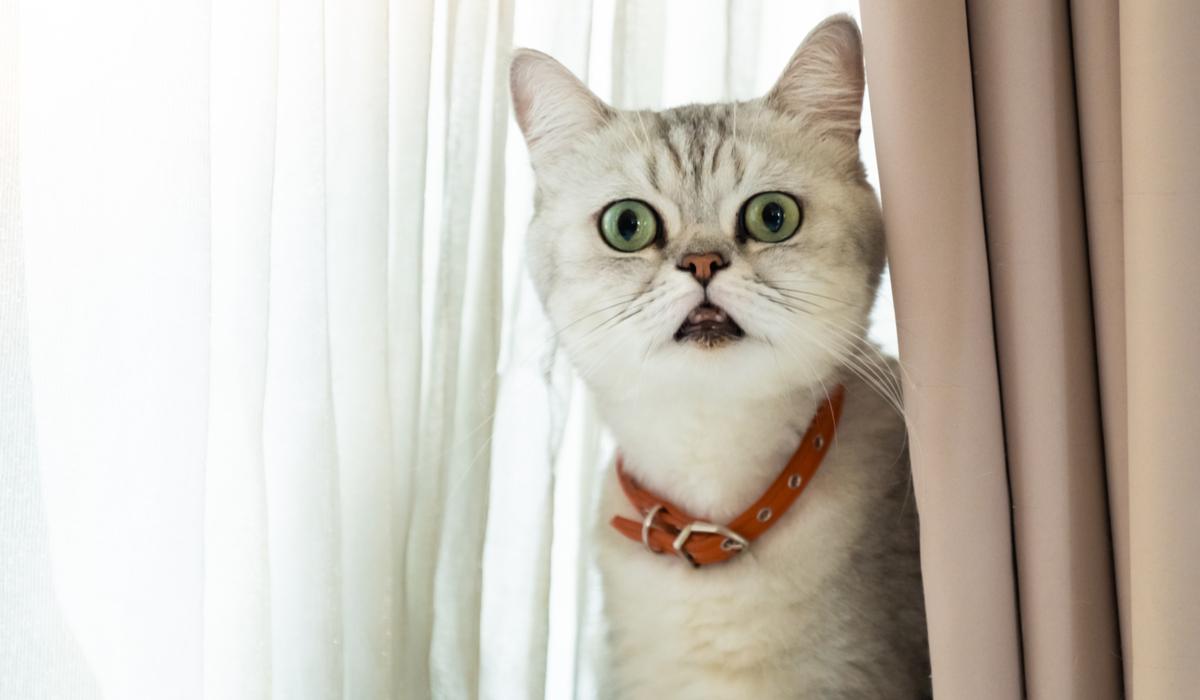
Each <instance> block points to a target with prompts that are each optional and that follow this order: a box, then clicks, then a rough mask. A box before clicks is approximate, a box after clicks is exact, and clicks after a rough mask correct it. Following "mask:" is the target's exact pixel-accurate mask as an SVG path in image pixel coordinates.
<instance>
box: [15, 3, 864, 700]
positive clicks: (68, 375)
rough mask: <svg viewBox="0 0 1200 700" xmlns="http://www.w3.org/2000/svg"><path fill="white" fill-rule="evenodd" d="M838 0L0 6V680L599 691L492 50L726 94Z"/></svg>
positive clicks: (635, 96) (577, 486)
mask: <svg viewBox="0 0 1200 700" xmlns="http://www.w3.org/2000/svg"><path fill="white" fill-rule="evenodd" d="M852 5H853V3H849V2H825V3H819V2H818V3H804V4H800V3H792V2H786V1H785V0H737V1H733V0H704V1H701V2H687V3H683V2H677V3H657V2H633V1H632V0H591V1H588V0H579V1H576V2H556V1H554V0H448V1H447V2H438V3H433V2H428V1H424V0H416V1H414V0H390V1H389V0H171V1H170V2H165V1H163V0H109V1H108V2H104V3H96V2H89V1H87V0H0V362H2V364H0V697H3V698H10V697H12V698H18V697H19V698H43V697H45V698H50V697H54V698H93V697H96V698H99V697H105V698H167V697H170V698H194V697H206V698H218V699H225V698H266V697H273V698H286V699H293V698H331V697H345V698H387V697H394V698H423V697H438V698H471V697H486V698H517V697H529V698H535V697H547V698H556V699H557V698H564V697H572V696H574V697H591V696H592V694H593V693H594V688H595V684H594V671H593V668H594V667H593V662H594V652H595V649H596V636H597V634H598V633H599V632H598V630H599V628H598V626H597V625H596V624H595V623H596V620H597V611H598V605H599V603H600V601H599V598H598V596H597V594H596V593H595V585H594V584H595V581H594V572H592V571H591V570H590V569H589V567H588V565H587V551H586V541H587V537H586V531H587V528H588V527H589V526H590V525H589V523H590V519H591V513H590V502H591V490H592V486H593V483H594V476H595V475H596V473H597V470H599V469H602V468H604V463H605V455H606V454H607V452H608V446H607V445H606V444H605V440H604V437H603V435H602V431H601V430H600V428H599V426H598V424H597V422H596V418H595V415H594V413H593V411H592V409H591V408H590V406H589V403H588V399H587V396H586V393H585V392H584V391H583V389H582V387H581V386H580V385H579V384H578V382H577V381H576V380H575V379H574V378H573V377H572V374H571V372H570V369H569V368H568V366H567V365H566V363H565V361H564V360H563V358H562V357H561V356H560V354H559V353H556V352H555V349H554V347H553V342H552V334H551V333H550V332H549V331H548V329H547V327H546V324H545V321H544V320H543V319H542V317H541V313H540V310H539V308H538V304H537V301H536V299H535V298H534V296H533V293H532V289H531V288H530V286H529V284H528V282H527V281H526V279H525V276H524V274H523V271H522V263H521V258H520V251H521V238H522V236H523V232H524V226H525V223H526V221H527V220H528V217H529V215H530V212H531V206H532V181H531V176H530V173H529V171H528V164H527V162H526V160H525V155H524V147H523V145H522V144H521V143H520V137H519V134H518V133H517V132H516V130H515V128H512V127H511V126H510V124H509V117H508V107H507V94H506V58H507V56H508V54H509V52H510V50H511V46H512V45H513V43H514V41H515V43H517V44H521V45H526V46H533V47H535V48H540V49H543V50H546V51H548V52H550V53H552V54H554V55H555V56H557V57H559V58H560V59H561V60H562V61H563V62H564V63H565V64H566V65H567V66H568V67H570V68H571V69H572V70H575V71H576V72H577V73H578V74H579V75H580V76H582V77H584V78H585V79H586V80H587V81H588V82H589V84H591V85H592V86H593V87H594V89H596V91H597V92H598V93H599V94H600V95H601V96H602V97H605V98H607V99H611V100H612V101H613V102H614V103H615V104H617V105H619V106H625V107H632V106H643V107H645V106H662V105H664V104H677V103H681V102H687V101H704V100H718V99H725V98H728V97H739V98H745V97H750V96H752V95H755V94H758V93H760V92H762V91H763V90H765V89H766V87H767V86H768V85H769V84H770V82H771V81H772V79H773V78H774V77H775V75H776V73H777V72H778V70H780V68H781V67H782V66H783V65H784V62H785V61H786V59H787V57H788V55H789V54H790V52H791V51H792V49H793V48H794V47H795V45H796V44H797V43H798V42H799V40H800V38H801V37H802V36H803V34H804V33H805V32H806V31H807V30H808V28H809V27H811V26H812V25H813V24H814V23H815V22H816V21H817V20H819V19H820V18H821V17H823V16H824V15H826V14H828V13H830V12H834V11H841V10H847V9H849V10H852V11H853V10H854V7H853V6H852ZM864 143H865V144H866V145H867V146H869V143H870V140H869V130H868V133H867V135H866V136H865V138H864ZM871 158H872V154H871V151H870V150H869V149H868V160H869V161H870V160H871ZM881 309H883V310H884V312H885V317H886V310H887V305H886V304H885V305H884V306H882V307H881ZM882 327H883V328H885V329H886V328H887V325H886V323H885V324H884V325H883V326H882ZM885 342H887V341H885Z"/></svg>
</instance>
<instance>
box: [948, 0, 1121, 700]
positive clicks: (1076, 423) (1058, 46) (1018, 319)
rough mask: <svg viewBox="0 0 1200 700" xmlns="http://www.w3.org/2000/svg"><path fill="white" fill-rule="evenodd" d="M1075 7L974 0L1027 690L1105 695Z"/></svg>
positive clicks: (1106, 629)
mask: <svg viewBox="0 0 1200 700" xmlns="http://www.w3.org/2000/svg"><path fill="white" fill-rule="evenodd" d="M1068 11H1069V9H1068V7H1067V4H1066V3H1065V2H1058V3H1046V2H1042V1H1041V0H1032V1H1029V2H1026V1H1024V0H1020V1H1017V2H1007V3H1003V4H997V3H975V2H970V3H968V4H967V12H968V17H967V19H968V25H969V31H970V45H971V68H972V73H973V81H974V94H975V115H976V116H975V121H976V125H977V129H978V144H979V159H980V178H981V187H982V195H983V211H984V231H985V236H986V239H987V247H988V270H989V275H990V281H991V295H992V311H993V322H994V324H995V328H996V360H997V363H998V366H999V371H1000V388H1001V396H1000V403H1001V406H1002V409H1003V412H1004V435H1005V451H1006V456H1007V463H1008V475H1009V484H1010V487H1011V494H1012V507H1013V535H1014V547H1015V551H1016V575H1017V590H1018V603H1019V613H1020V614H1019V620H1020V626H1021V640H1022V647H1023V654H1022V658H1023V660H1024V676H1025V692H1026V693H1027V694H1028V695H1030V696H1033V697H1053V698H1063V699H1064V700H1066V699H1067V698H1079V699H1080V700H1083V699H1089V700H1095V699H1099V698H1111V697H1117V696H1118V695H1119V690H1118V689H1119V686H1120V672H1119V671H1120V669H1119V667H1118V666H1117V665H1116V664H1114V663H1113V659H1115V658H1119V656H1120V646H1119V643H1118V633H1117V623H1116V618H1115V617H1114V616H1113V615H1112V614H1111V611H1112V610H1114V609H1115V603H1116V600H1115V597H1114V592H1113V568H1112V559H1111V556H1110V551H1111V548H1110V545H1109V533H1108V514H1107V506H1106V503H1105V495H1106V493H1105V492H1106V488H1105V476H1104V474H1105V471H1104V461H1103V436H1102V434H1101V429H1100V410H1099V408H1100V402H1099V391H1098V388H1097V386H1096V376H1097V375H1096V362H1095V354H1094V353H1095V342H1094V332H1093V324H1092V305H1091V299H1090V288H1089V280H1088V262H1087V238H1086V235H1085V232H1084V217H1083V190H1082V183H1081V179H1080V166H1079V137H1078V130H1077V128H1076V121H1075V119H1076V117H1075V109H1074V102H1075V96H1074V90H1073V87H1074V86H1073V83H1072V68H1071V66H1072V55H1071V45H1070V44H1071V39H1070V23H1069V19H1068ZM1098 611H1100V612H1099V613H1098Z"/></svg>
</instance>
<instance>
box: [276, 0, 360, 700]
mask: <svg viewBox="0 0 1200 700" xmlns="http://www.w3.org/2000/svg"><path fill="white" fill-rule="evenodd" d="M324 22H325V8H324V4H323V2H322V0H300V1H298V2H287V3H280V5H279V59H278V60H279V68H278V76H279V78H278V80H279V88H278V98H277V102H276V113H277V116H276V123H275V179H274V188H273V192H272V194H273V203H272V217H271V229H270V236H271V258H270V272H269V275H270V294H269V298H270V306H269V315H268V323H267V362H266V396H265V400H264V408H263V448H264V454H265V472H266V512H267V527H268V531H269V533H270V536H269V543H268V566H269V567H270V586H271V598H270V601H271V638H272V640H278V641H280V642H281V643H278V644H273V646H272V649H271V659H272V664H271V666H272V678H271V685H272V691H273V695H274V697H276V698H293V697H341V695H342V688H343V657H342V653H341V650H342V645H343V615H342V600H343V599H342V576H343V572H342V565H341V562H342V550H341V527H342V524H341V522H340V517H339V515H340V512H341V506H340V488H339V487H340V479H339V476H338V467H339V454H338V445H337V441H336V437H337V436H336V431H335V422H334V421H335V419H336V414H335V411H334V404H333V393H332V387H331V376H330V375H331V358H330V346H331V341H330V335H329V330H330V324H329V279H328V275H329V263H328V252H329V237H328V226H327V218H326V217H327V215H328V197H327V184H328V183H327V171H326V167H327V147H328V138H329V134H328V124H327V118H326V116H327V115H326V98H327V95H326V65H325V26H324ZM283 640H287V641H286V643H282V642H283Z"/></svg>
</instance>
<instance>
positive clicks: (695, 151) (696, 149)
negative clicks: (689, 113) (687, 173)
mask: <svg viewBox="0 0 1200 700" xmlns="http://www.w3.org/2000/svg"><path fill="white" fill-rule="evenodd" d="M707 148H708V134H707V133H706V132H705V130H704V128H703V127H702V126H701V125H700V122H699V120H695V121H693V122H692V149H691V151H692V153H691V156H692V180H693V182H692V184H693V185H695V187H696V192H697V193H699V192H700V183H701V180H702V178H701V176H700V172H701V171H702V170H703V169H704V154H705V152H706V150H707Z"/></svg>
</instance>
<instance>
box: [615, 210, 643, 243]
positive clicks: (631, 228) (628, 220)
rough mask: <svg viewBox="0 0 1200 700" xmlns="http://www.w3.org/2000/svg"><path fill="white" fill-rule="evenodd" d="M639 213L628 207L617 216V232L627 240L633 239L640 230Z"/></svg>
mask: <svg viewBox="0 0 1200 700" xmlns="http://www.w3.org/2000/svg"><path fill="white" fill-rule="evenodd" d="M639 223H640V222H639V221H638V215H637V213H636V212H634V211H633V210H632V209H626V210H625V211H623V212H621V214H620V215H619V216H618V217H617V233H619V234H621V238H624V239H625V240H626V241H632V240H633V237H634V236H636V235H637V232H638V225H639Z"/></svg>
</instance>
